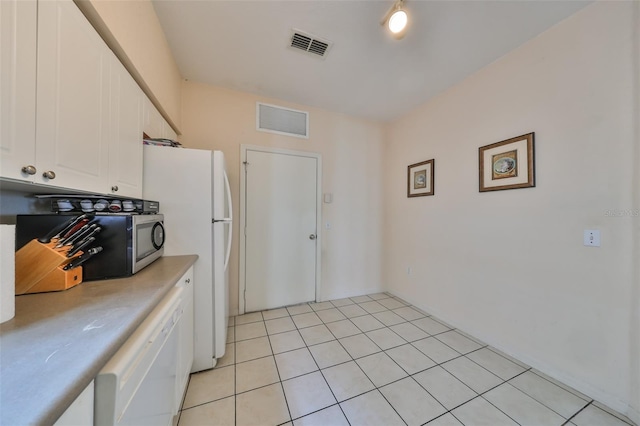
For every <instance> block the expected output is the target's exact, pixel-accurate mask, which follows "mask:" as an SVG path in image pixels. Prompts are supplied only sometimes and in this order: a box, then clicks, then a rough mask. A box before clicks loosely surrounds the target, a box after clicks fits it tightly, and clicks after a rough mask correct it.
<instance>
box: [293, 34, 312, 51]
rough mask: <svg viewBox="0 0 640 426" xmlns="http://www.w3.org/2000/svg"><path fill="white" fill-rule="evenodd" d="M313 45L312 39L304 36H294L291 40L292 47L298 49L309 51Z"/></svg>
mask: <svg viewBox="0 0 640 426" xmlns="http://www.w3.org/2000/svg"><path fill="white" fill-rule="evenodd" d="M310 45H311V38H309V37H305V36H303V35H302V34H297V33H296V34H294V35H293V38H292V39H291V47H296V48H298V49H302V50H307V49H308V48H309V46H310Z"/></svg>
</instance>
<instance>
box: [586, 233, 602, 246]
mask: <svg viewBox="0 0 640 426" xmlns="http://www.w3.org/2000/svg"><path fill="white" fill-rule="evenodd" d="M584 245H585V246H586V247H600V231H599V230H597V229H585V230H584Z"/></svg>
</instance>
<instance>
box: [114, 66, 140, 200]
mask: <svg viewBox="0 0 640 426" xmlns="http://www.w3.org/2000/svg"><path fill="white" fill-rule="evenodd" d="M143 98H144V94H143V93H142V90H141V89H140V87H139V86H138V84H137V83H136V82H135V80H134V79H133V77H131V75H130V74H129V72H128V71H127V70H126V69H125V68H124V66H123V65H122V64H121V63H120V61H118V59H117V58H116V57H115V56H113V67H112V73H111V107H112V110H111V118H112V122H111V131H112V132H113V136H112V137H111V138H110V139H111V140H110V142H109V190H110V191H111V193H112V194H113V195H123V196H127V197H133V198H142V100H143Z"/></svg>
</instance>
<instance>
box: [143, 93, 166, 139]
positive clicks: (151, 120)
mask: <svg viewBox="0 0 640 426" xmlns="http://www.w3.org/2000/svg"><path fill="white" fill-rule="evenodd" d="M143 111H144V112H143V115H144V132H145V133H146V134H147V136H149V137H150V138H161V137H162V133H163V130H162V129H163V126H164V123H163V122H164V118H162V115H161V114H160V112H158V110H157V109H156V107H155V106H154V105H153V103H152V102H151V101H150V100H149V98H145V99H144V106H143Z"/></svg>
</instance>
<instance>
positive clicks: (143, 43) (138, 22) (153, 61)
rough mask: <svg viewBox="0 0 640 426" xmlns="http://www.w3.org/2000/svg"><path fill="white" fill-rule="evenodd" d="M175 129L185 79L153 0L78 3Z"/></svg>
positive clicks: (177, 126) (77, 1) (176, 129)
mask: <svg viewBox="0 0 640 426" xmlns="http://www.w3.org/2000/svg"><path fill="white" fill-rule="evenodd" d="M75 2H76V4H77V5H78V7H79V8H80V9H81V10H82V12H83V13H84V14H85V15H86V16H87V18H88V19H89V21H91V23H92V24H93V26H94V27H96V29H97V30H98V32H99V33H100V35H101V36H102V37H103V38H104V39H105V41H106V42H107V44H109V47H111V49H112V50H113V51H114V52H115V54H116V55H117V56H118V57H119V58H120V61H122V63H123V64H124V65H125V67H127V69H128V70H129V72H130V73H131V74H132V75H133V77H134V78H135V79H136V81H137V82H138V84H139V85H140V86H141V87H142V89H143V90H144V91H145V93H146V94H147V96H148V97H149V99H151V100H152V101H153V103H154V104H155V106H156V107H157V108H158V111H160V113H161V114H162V115H163V116H164V118H165V119H166V120H167V122H168V123H169V124H170V125H171V127H173V129H174V130H175V131H176V132H177V133H180V128H181V103H180V95H181V84H182V77H181V75H180V71H179V70H178V66H177V65H176V62H175V60H174V59H173V55H172V54H171V50H170V49H169V44H168V43H167V39H166V38H165V35H164V31H163V30H162V27H160V21H159V20H158V16H157V15H156V12H155V10H154V9H153V5H152V3H151V1H150V0H136V1H114V0H75Z"/></svg>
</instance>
